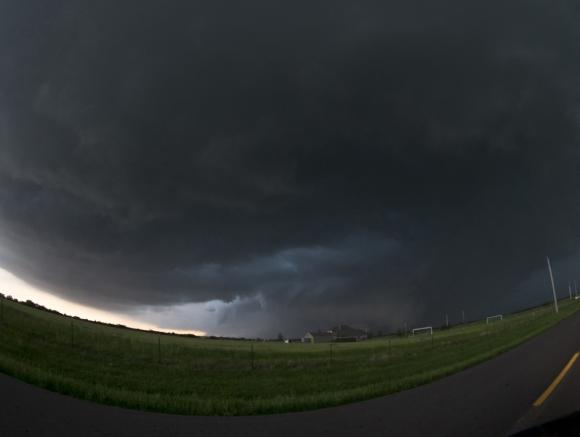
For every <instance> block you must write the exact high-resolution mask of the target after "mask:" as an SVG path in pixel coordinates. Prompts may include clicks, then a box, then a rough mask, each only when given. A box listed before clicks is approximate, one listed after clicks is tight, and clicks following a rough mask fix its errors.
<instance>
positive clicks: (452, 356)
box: [0, 298, 580, 415]
mask: <svg viewBox="0 0 580 437" xmlns="http://www.w3.org/2000/svg"><path fill="white" fill-rule="evenodd" d="M0 302H1V305H2V306H3V311H2V312H1V313H0V314H2V316H1V320H0V371H2V372H4V373H7V374H10V375H13V376H15V377H17V378H20V379H22V380H24V381H27V382H30V383H32V384H35V385H38V386H41V387H45V388H47V389H50V390H54V391H57V392H61V393H65V394H70V395H73V396H76V397H79V398H83V399H88V400H92V401H96V402H101V403H105V404H111V405H118V406H123V407H129V408H137V409H142V410H149V411H161V412H167V413H178V414H196V415H242V414H270V413H280V412H288V411H300V410H307V409H314V408H321V407H328V406H333V405H339V404H344V403H348V402H352V401H357V400H363V399H368V398H372V397H376V396H381V395H385V394H388V393H393V392H397V391H400V390H405V389H408V388H412V387H415V386H417V385H420V384H425V383H427V382H430V381H432V380H435V379H437V378H441V377H443V376H445V375H449V374H452V373H454V372H457V371H459V370H461V369H464V368H466V367H469V366H472V365H474V364H477V363H479V362H481V361H484V360H486V359H489V358H491V357H493V356H495V355H497V354H499V353H501V352H504V351H506V350H508V349H510V348H513V347H514V346H516V345H518V344H520V343H522V342H523V341H525V340H527V339H529V338H531V337H533V336H535V335H537V334H539V333H540V332H542V331H545V330H546V329H548V328H550V327H551V326H553V325H555V324H556V323H558V322H559V321H560V320H562V319H563V318H565V317H567V316H570V315H571V314H572V313H574V312H576V311H577V310H579V309H580V301H566V302H564V301H563V302H561V304H560V314H558V315H556V314H554V312H553V310H552V307H551V306H543V307H538V308H535V309H533V310H528V311H525V312H521V313H517V314H513V315H510V316H506V317H505V318H504V320H503V321H502V322H496V323H493V324H490V325H486V324H485V322H477V323H470V324H466V325H461V326H458V327H454V328H451V329H448V330H443V331H435V335H434V337H433V338H431V336H429V335H423V336H417V337H407V338H402V337H396V336H392V337H382V338H376V339H372V340H369V341H366V342H360V343H335V344H333V345H332V346H330V345H329V344H328V343H327V344H300V343H291V344H283V343H278V342H251V341H235V340H210V339H203V338H187V337H178V336H168V335H157V334H154V333H146V332H140V331H133V330H127V329H119V328H114V327H108V326H103V325H98V324H94V323H90V322H86V321H80V320H73V319H71V318H67V317H64V316H59V315H56V314H51V313H47V312H44V311H40V310H37V309H34V308H30V307H27V306H25V305H22V304H19V303H15V302H11V301H7V300H4V299H1V298H0ZM71 321H72V325H73V327H72V330H71ZM159 340H160V342H161V347H160V351H161V354H159V343H158V342H159ZM331 348H332V349H331ZM252 349H253V351H254V352H253V353H252Z"/></svg>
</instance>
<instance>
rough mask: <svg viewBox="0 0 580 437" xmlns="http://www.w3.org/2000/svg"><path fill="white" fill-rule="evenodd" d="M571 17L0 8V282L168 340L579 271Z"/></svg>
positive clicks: (499, 12) (489, 296)
mask: <svg viewBox="0 0 580 437" xmlns="http://www.w3.org/2000/svg"><path fill="white" fill-rule="evenodd" d="M579 20H580V4H579V3H578V2H577V1H533V0H526V1H508V2H506V1H497V2H494V1H489V0H485V1H481V0H471V1H465V0H461V1H459V0H458V1H448V0H442V1H432V0H424V1H422V0H405V1H385V0H382V1H365V0H363V1H356V2H353V1H350V0H349V1H340V0H335V1H332V2H330V1H328V2H318V1H307V2H300V1H298V2H296V1H292V2H274V1H271V0H268V1H253V0H250V1H244V2H240V1H233V0H230V1H219V0H216V1H211V2H207V1H204V2H202V1H190V0H188V1H177V0H175V1H171V2H160V1H146V0H139V1H128V0H127V1H122V2H119V1H107V0H104V1H102V0H101V1H92V0H91V1H89V0H70V1H63V0H53V1H50V2H47V1H44V0H31V1H21V0H0V267H1V268H3V269H6V270H7V271H9V272H11V273H12V274H14V275H16V276H17V277H19V278H21V279H22V280H24V281H26V282H27V283H29V284H31V285H33V286H34V287H37V288H39V289H42V290H46V291H49V292H50V293H52V294H53V295H55V296H58V297H59V298H62V299H64V300H66V301H70V302H74V303H78V304H82V305H85V306H89V307H93V308H97V309H100V310H107V311H114V312H116V313H121V314H125V315H127V316H130V317H135V318H136V319H139V320H143V321H148V322H151V323H156V324H159V325H160V326H165V327H168V328H179V329H195V330H201V331H207V332H210V333H217V334H228V335H270V336H275V335H276V334H277V333H278V332H279V331H282V332H283V333H287V334H289V335H290V334H291V335H298V334H301V333H303V332H304V331H305V330H308V329H316V328H319V327H320V328H326V327H329V326H332V325H334V324H337V323H351V324H354V325H356V326H360V327H370V328H385V329H386V328H391V329H396V328H397V327H399V326H400V324H401V323H402V321H403V320H408V321H409V323H420V322H421V323H422V322H430V323H433V324H439V323H440V321H441V320H442V314H444V313H445V312H448V313H450V314H451V315H452V317H451V320H454V319H457V318H458V317H459V314H460V311H461V309H465V310H466V312H467V313H468V315H471V317H480V316H482V315H486V313H487V312H494V313H495V312H500V311H508V310H511V309H516V308H520V307H523V306H528V305H532V304H535V303H538V302H542V301H545V300H547V299H549V298H550V294H549V289H548V288H547V283H546V278H547V277H546V274H545V256H546V255H548V254H549V255H551V256H552V258H553V261H554V266H555V270H556V273H557V280H558V286H559V290H560V291H561V292H562V295H564V294H566V293H567V291H566V288H567V282H568V281H569V280H571V279H573V278H574V277H575V275H577V276H578V278H580V250H579V249H580V220H579V219H580V208H579V201H580V196H579V190H578V188H579V176H580V173H579V168H580V167H579V164H580V148H579V142H578V141H579V138H578V134H579V127H580V125H579V123H580V56H578V54H579V53H580V27H579V26H578V25H577V23H578V22H579Z"/></svg>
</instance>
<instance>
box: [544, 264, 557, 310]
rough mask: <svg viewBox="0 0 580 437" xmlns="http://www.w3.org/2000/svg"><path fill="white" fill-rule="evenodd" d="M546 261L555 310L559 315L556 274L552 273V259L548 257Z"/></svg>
mask: <svg viewBox="0 0 580 437" xmlns="http://www.w3.org/2000/svg"><path fill="white" fill-rule="evenodd" d="M546 261H548V271H549V272H550V281H551V282H552V294H553V295H554V310H555V311H556V314H558V312H559V310H558V298H557V297H556V286H555V285H554V274H553V273H552V265H551V264H550V257H549V256H547V257H546Z"/></svg>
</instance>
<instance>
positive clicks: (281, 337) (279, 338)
mask: <svg viewBox="0 0 580 437" xmlns="http://www.w3.org/2000/svg"><path fill="white" fill-rule="evenodd" d="M278 341H284V335H283V334H282V333H281V332H279V333H278Z"/></svg>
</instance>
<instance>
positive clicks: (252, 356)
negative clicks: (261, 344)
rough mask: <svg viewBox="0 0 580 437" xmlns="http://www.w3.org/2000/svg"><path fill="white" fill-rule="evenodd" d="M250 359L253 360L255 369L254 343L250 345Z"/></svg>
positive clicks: (252, 364) (252, 363)
mask: <svg viewBox="0 0 580 437" xmlns="http://www.w3.org/2000/svg"><path fill="white" fill-rule="evenodd" d="M250 360H251V366H252V370H254V345H253V344H251V345H250Z"/></svg>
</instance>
